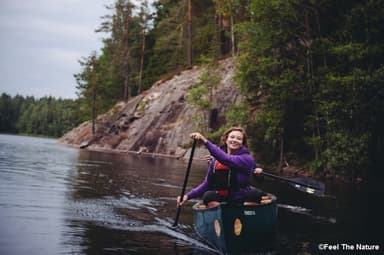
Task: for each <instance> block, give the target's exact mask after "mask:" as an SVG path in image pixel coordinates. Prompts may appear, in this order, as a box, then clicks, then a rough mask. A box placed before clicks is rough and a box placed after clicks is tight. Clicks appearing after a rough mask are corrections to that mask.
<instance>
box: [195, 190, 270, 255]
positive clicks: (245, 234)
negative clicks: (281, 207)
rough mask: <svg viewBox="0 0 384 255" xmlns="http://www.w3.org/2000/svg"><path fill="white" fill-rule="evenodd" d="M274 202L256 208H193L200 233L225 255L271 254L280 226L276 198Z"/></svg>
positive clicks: (196, 229)
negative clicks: (267, 252)
mask: <svg viewBox="0 0 384 255" xmlns="http://www.w3.org/2000/svg"><path fill="white" fill-rule="evenodd" d="M269 196H270V197H272V202H270V203H268V204H264V205H256V206H239V205H228V204H224V203H222V204H221V205H218V206H214V207H210V208H203V209H202V208H201V203H197V204H195V205H194V206H193V214H194V224H195V231H196V233H197V234H198V235H199V236H200V237H201V238H202V239H204V240H205V241H206V242H207V243H209V244H210V245H211V246H213V247H215V248H216V249H217V250H218V251H220V252H221V253H223V254H241V253H249V252H261V251H270V250H271V248H272V246H273V244H274V240H275V235H276V224H277V203H276V197H275V196H274V195H271V194H269Z"/></svg>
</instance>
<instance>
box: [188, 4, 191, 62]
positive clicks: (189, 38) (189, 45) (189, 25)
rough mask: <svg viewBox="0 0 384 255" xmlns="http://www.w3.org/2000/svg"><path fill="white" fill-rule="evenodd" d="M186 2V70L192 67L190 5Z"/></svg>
mask: <svg viewBox="0 0 384 255" xmlns="http://www.w3.org/2000/svg"><path fill="white" fill-rule="evenodd" d="M187 1H188V2H187V3H188V49H187V61H188V63H187V65H188V68H191V67H192V4H191V0H187Z"/></svg>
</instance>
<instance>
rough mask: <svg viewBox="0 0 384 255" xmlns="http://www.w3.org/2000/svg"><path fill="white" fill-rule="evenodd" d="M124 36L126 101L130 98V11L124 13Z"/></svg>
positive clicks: (124, 95) (124, 97) (124, 96)
mask: <svg viewBox="0 0 384 255" xmlns="http://www.w3.org/2000/svg"><path fill="white" fill-rule="evenodd" d="M124 16H125V17H124V36H123V38H124V39H123V44H124V45H123V49H124V60H123V63H124V64H123V65H124V69H123V72H124V92H123V93H124V94H123V99H124V101H125V102H127V101H128V99H129V96H130V94H129V89H130V88H129V86H130V85H129V47H128V31H129V12H128V10H127V13H124Z"/></svg>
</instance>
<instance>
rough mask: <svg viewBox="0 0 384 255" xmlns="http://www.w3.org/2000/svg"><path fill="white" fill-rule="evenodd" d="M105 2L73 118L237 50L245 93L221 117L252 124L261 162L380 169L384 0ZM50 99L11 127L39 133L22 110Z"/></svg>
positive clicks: (352, 171)
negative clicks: (99, 42)
mask: <svg viewBox="0 0 384 255" xmlns="http://www.w3.org/2000/svg"><path fill="white" fill-rule="evenodd" d="M107 9H108V12H109V14H108V15H106V16H105V17H103V19H102V23H101V25H100V27H99V29H97V31H96V32H102V33H105V35H107V37H106V38H104V39H103V47H102V50H101V52H100V53H99V54H97V53H96V52H93V53H92V54H91V55H90V56H88V57H84V58H83V59H81V61H80V64H81V70H80V72H79V73H78V74H75V78H76V80H77V83H78V95H79V98H78V99H77V100H76V109H77V111H73V113H74V114H75V115H76V117H73V118H71V117H68V118H69V119H72V121H68V122H71V123H77V122H78V121H77V120H79V121H80V120H85V119H91V118H92V114H93V115H95V113H96V114H98V113H101V112H104V111H106V110H108V109H109V108H110V107H111V106H112V105H113V104H115V103H116V101H118V100H128V99H129V98H130V97H132V96H135V95H137V94H138V93H140V92H142V91H143V90H145V89H147V88H148V87H149V86H151V85H152V84H153V82H155V81H157V80H159V79H167V78H168V77H171V75H173V74H176V73H177V72H179V71H180V70H182V69H185V68H190V67H191V65H194V64H202V63H205V64H206V61H207V60H210V61H217V60H219V59H222V58H225V57H230V56H232V57H233V58H234V59H235V60H236V62H237V63H238V69H237V70H238V74H237V77H236V79H237V81H238V84H239V86H240V88H241V89H242V91H243V92H244V94H245V95H246V98H247V101H246V102H245V103H244V104H243V105H238V106H234V107H233V109H232V110H230V111H229V112H228V113H227V114H226V115H225V116H223V117H225V118H226V119H227V122H228V123H227V124H228V125H232V124H240V125H244V126H246V127H247V129H248V132H249V134H250V136H251V145H250V146H251V150H252V151H253V152H254V153H255V155H257V157H258V160H259V162H261V163H264V164H267V165H272V164H275V165H276V166H279V167H282V166H283V165H284V164H285V162H287V163H290V164H298V165H303V166H307V167H308V168H309V169H310V170H311V171H312V172H314V173H331V174H343V175H347V176H350V177H356V176H364V175H367V173H368V172H367V169H378V170H381V169H382V167H381V166H382V165H383V163H384V162H383V159H382V158H383V157H382V155H383V152H384V151H383V150H384V149H383V146H384V134H383V130H384V84H383V80H384V66H383V59H384V40H383V39H384V38H383V37H384V35H383V33H382V27H381V26H382V24H384V20H383V19H384V18H383V17H384V1H383V0H368V1H358V0H348V1H347V0H337V1H334V0H321V1H314V0H207V1H198V0H158V1H155V2H154V5H153V7H152V8H150V7H149V4H148V2H147V1H141V5H140V6H135V5H133V4H132V2H131V1H129V0H116V1H115V3H114V4H113V5H112V6H109V7H108V8H107ZM208 66H213V65H212V64H210V65H209V64H208ZM208 71H209V70H208ZM208 71H207V72H208ZM213 79H215V75H208V74H205V78H204V79H202V82H201V84H199V86H200V88H201V87H203V86H204V84H207V88H208V90H209V89H210V88H214V85H212V83H213V82H214V81H213ZM207 93H208V94H209V91H208V92H207ZM197 98H199V100H200V99H202V97H197ZM17 100H21V99H17V98H14V99H12V101H17ZM23 100H25V101H27V100H32V99H28V98H26V99H23ZM190 100H191V99H190ZM190 100H189V101H190ZM32 101H33V100H32ZM49 101H50V100H49V98H45V99H41V102H40V101H39V103H37V102H33V104H34V105H35V106H33V109H30V110H29V111H30V112H29V113H25V114H24V111H20V113H23V114H22V115H20V117H19V119H18V121H17V123H19V124H17V125H16V126H12V125H13V124H4V125H11V126H5V127H6V129H8V130H18V131H21V132H36V131H33V130H39V128H37V127H36V126H33V125H32V124H31V123H30V122H28V121H22V116H24V115H25V116H24V117H23V118H27V117H28V116H31V115H33V112H37V111H38V109H39V107H40V109H42V108H44V107H46V105H47V104H49ZM51 101H52V99H51ZM68 103H69V102H68ZM197 103H198V102H197ZM62 104H64V102H62ZM69 104H70V103H69ZM37 105H39V106H37ZM204 107H206V108H207V109H205V110H204V112H205V113H208V114H209V104H208V105H205V106H204ZM19 110H20V109H16V110H15V111H19ZM57 111H58V112H59V110H57ZM42 112H43V111H41V113H42ZM45 112H46V113H45V114H40V115H41V116H44V118H43V119H44V120H48V119H50V117H49V114H48V113H47V111H45ZM3 118H5V119H6V118H9V117H3ZM20 119H21V120H20ZM202 119H206V120H208V119H209V117H206V118H202ZM39 121H43V120H41V119H40V120H39ZM63 121H64V120H63ZM2 123H5V122H3V120H2ZM10 123H16V122H10ZM20 123H25V124H20ZM26 123H29V124H28V125H27V124H26ZM46 123H48V121H46ZM2 125H3V124H2ZM207 126H208V123H207ZM63 127H66V126H64V125H63ZM45 128H48V126H45ZM223 128H224V127H223ZM48 129H49V128H48ZM51 129H52V130H55V128H54V127H53V126H51ZM52 132H54V131H52ZM219 132H220V130H219V131H217V133H219ZM212 137H214V136H212Z"/></svg>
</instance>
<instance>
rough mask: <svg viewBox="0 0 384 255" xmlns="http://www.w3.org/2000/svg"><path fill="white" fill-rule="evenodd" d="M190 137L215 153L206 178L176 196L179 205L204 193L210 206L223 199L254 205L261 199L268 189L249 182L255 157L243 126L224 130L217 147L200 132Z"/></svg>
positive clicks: (205, 200) (223, 200)
mask: <svg viewBox="0 0 384 255" xmlns="http://www.w3.org/2000/svg"><path fill="white" fill-rule="evenodd" d="M190 137H191V138H193V139H196V140H200V141H202V142H203V143H204V145H205V146H206V148H207V149H208V151H209V153H210V154H211V156H212V158H213V159H212V160H211V163H210V165H209V167H208V172H207V175H206V177H205V179H204V181H203V182H202V183H201V184H200V185H199V186H197V187H196V188H194V189H192V190H191V191H189V192H188V193H187V194H186V195H184V197H183V200H182V201H180V197H178V198H177V206H181V205H183V204H184V203H185V202H186V201H187V200H188V199H192V198H197V197H202V198H203V202H204V204H205V205H207V206H208V207H211V206H215V205H217V204H219V203H220V202H229V203H236V204H245V205H254V204H258V203H260V202H261V200H262V197H263V196H264V195H265V193H263V192H261V191H260V190H257V189H255V188H253V187H251V186H250V179H251V176H252V174H253V172H254V169H255V166H256V164H255V161H254V159H253V157H252V156H251V155H250V154H249V152H248V150H247V148H246V145H247V137H246V134H245V131H244V129H242V128H240V127H232V128H230V129H228V130H227V131H225V132H224V134H223V135H222V137H221V141H222V143H223V144H224V145H223V146H221V147H218V146H216V145H214V144H213V143H211V142H210V141H209V140H208V139H206V138H205V137H204V136H203V135H202V134H200V133H197V132H195V133H191V134H190Z"/></svg>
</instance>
